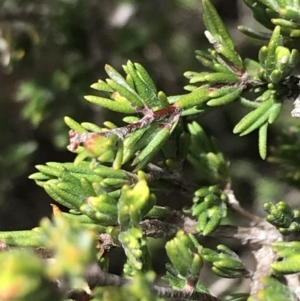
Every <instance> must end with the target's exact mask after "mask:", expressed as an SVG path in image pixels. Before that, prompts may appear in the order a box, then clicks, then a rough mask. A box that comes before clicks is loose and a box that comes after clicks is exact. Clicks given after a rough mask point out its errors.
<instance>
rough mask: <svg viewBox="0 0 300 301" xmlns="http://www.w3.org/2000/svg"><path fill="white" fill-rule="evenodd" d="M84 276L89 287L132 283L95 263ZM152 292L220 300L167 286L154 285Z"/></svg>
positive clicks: (194, 298) (172, 296)
mask: <svg viewBox="0 0 300 301" xmlns="http://www.w3.org/2000/svg"><path fill="white" fill-rule="evenodd" d="M85 278H86V280H87V283H88V284H89V285H90V287H96V286H114V287H121V286H124V285H128V284H131V283H132V280H130V279H125V278H123V277H120V276H117V275H113V274H109V273H106V272H103V271H102V270H101V269H100V268H99V266H98V265H97V264H96V263H95V264H92V265H91V266H90V267H89V268H88V269H87V272H86V275H85ZM152 291H153V293H154V294H155V295H156V296H158V297H161V298H168V299H181V300H198V301H220V300H219V299H218V298H216V297H214V296H211V295H209V294H205V293H201V292H196V291H187V290H175V289H172V288H168V287H162V286H158V285H154V286H153V288H152Z"/></svg>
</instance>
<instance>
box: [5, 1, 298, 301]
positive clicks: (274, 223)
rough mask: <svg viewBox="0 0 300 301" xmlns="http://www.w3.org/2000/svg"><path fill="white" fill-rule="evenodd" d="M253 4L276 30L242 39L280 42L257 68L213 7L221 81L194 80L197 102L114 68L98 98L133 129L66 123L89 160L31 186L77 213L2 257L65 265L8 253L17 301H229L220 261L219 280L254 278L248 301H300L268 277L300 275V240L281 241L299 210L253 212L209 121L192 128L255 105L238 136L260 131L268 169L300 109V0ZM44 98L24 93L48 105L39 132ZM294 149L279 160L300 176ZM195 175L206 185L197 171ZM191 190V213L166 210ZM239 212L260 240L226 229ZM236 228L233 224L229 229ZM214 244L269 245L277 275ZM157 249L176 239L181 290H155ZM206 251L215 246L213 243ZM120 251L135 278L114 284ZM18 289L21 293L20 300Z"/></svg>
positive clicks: (210, 77)
mask: <svg viewBox="0 0 300 301" xmlns="http://www.w3.org/2000/svg"><path fill="white" fill-rule="evenodd" d="M245 3H246V4H247V5H248V6H249V7H250V8H251V9H252V10H253V14H254V17H255V18H256V19H257V20H258V21H259V22H261V23H262V24H263V25H265V26H266V27H267V28H269V29H271V30H272V34H271V35H265V34H261V33H255V31H253V30H252V29H247V28H242V31H244V32H246V33H248V34H251V35H252V36H256V37H261V38H264V39H265V40H268V43H267V44H266V45H265V46H262V48H261V49H260V51H259V53H258V59H257V61H255V60H252V59H247V58H246V59H243V58H242V57H241V56H240V55H239V54H238V52H237V50H236V49H235V43H234V41H233V39H232V38H231V36H230V34H229V32H228V30H227V29H226V27H225V25H224V23H223V21H222V20H221V18H220V16H219V15H218V12H217V10H216V9H215V8H214V6H213V5H212V3H211V1H209V0H203V1H202V4H203V19H204V24H205V27H206V29H207V31H206V32H205V35H206V37H207V39H208V41H209V43H210V44H211V45H212V47H213V49H208V50H207V51H203V50H200V51H197V52H196V57H197V59H198V60H199V61H200V63H201V64H202V65H203V66H204V67H205V68H207V69H208V70H209V71H204V72H197V71H187V72H185V73H184V76H185V77H186V78H188V79H189V85H187V86H186V87H185V89H186V91H187V92H186V93H185V94H182V95H167V94H166V93H165V92H163V91H158V88H157V87H156V84H155V83H154V80H153V79H152V78H151V77H150V75H149V74H148V72H147V71H146V69H145V68H144V67H143V66H142V65H140V64H139V63H132V62H131V61H128V62H127V63H126V65H124V66H123V70H124V72H125V74H124V75H122V74H121V73H120V72H119V71H117V70H116V69H114V68H113V67H112V66H110V65H106V66H105V72H106V74H107V76H108V78H107V79H106V80H99V81H98V82H97V83H94V84H92V85H91V88H92V89H94V90H96V92H95V93H97V95H88V96H86V97H85V99H86V100H87V101H89V102H91V103H93V104H94V105H97V106H100V107H101V108H105V109H108V110H110V111H114V112H117V113H121V114H123V115H125V116H124V118H123V121H124V123H125V125H124V124H123V125H118V124H114V123H113V122H110V121H106V122H104V123H103V126H99V125H97V124H94V123H91V122H81V123H79V122H77V121H75V120H73V119H72V118H70V117H65V118H64V120H65V123H66V124H67V126H68V127H69V128H70V132H69V136H70V144H69V146H68V149H69V151H71V152H73V153H74V154H76V158H75V160H74V162H66V163H58V162H48V163H46V165H37V166H36V168H37V169H38V172H36V173H34V174H32V175H31V176H30V179H32V180H34V181H35V182H36V184H37V185H39V186H41V187H42V188H44V190H45V191H46V193H48V195H49V196H50V197H51V198H52V199H53V200H54V201H55V202H56V203H58V204H59V205H61V206H63V207H64V209H63V210H62V211H61V210H60V209H59V208H58V207H57V205H52V206H53V219H52V221H50V220H49V219H43V220H42V221H41V223H40V226H39V227H38V228H35V229H32V230H31V231H10V232H1V233H0V239H1V243H2V245H1V249H3V250H6V249H9V248H11V247H23V248H24V247H26V248H33V249H34V250H36V251H37V252H38V253H39V254H40V255H41V256H42V257H47V256H50V257H52V258H51V259H53V260H52V261H50V262H49V263H48V262H47V264H46V265H45V266H44V263H43V261H42V260H41V259H38V258H37V256H35V255H33V253H30V252H29V251H12V252H6V253H5V252H3V253H1V254H0V255H1V256H2V257H3V258H1V261H0V262H1V264H3V274H1V277H2V279H3V281H2V282H1V281H0V286H1V287H3V289H2V290H0V296H1V294H3V297H2V299H3V300H30V298H31V300H42V299H41V298H44V300H48V299H49V300H50V298H57V300H62V299H65V298H69V299H70V298H71V300H77V299H76V297H74V296H72V293H76V292H77V293H78V292H79V293H81V294H85V296H86V297H87V299H88V300H99V301H100V300H106V301H110V300H124V299H126V300H132V301H134V300H149V301H155V300H162V299H159V298H158V297H163V298H166V299H168V298H178V299H190V300H201V299H203V300H204V298H205V300H213V301H216V300H219V299H218V298H215V297H213V296H212V295H210V292H209V289H208V288H207V287H206V284H204V283H202V282H201V281H200V279H201V278H200V276H202V275H201V273H202V267H203V262H208V263H209V266H210V267H211V270H212V272H214V273H215V274H216V275H217V276H218V277H221V278H242V277H244V278H246V277H250V276H251V281H252V282H251V296H250V297H249V298H248V300H252V301H260V300H261V301H265V300H266V301H267V300H275V301H276V300H287V301H289V300H293V298H294V293H293V292H292V291H291V288H290V287H289V283H287V285H285V284H283V283H281V282H279V281H277V280H275V279H274V278H272V277H269V275H268V274H267V272H268V271H269V270H271V272H272V274H273V275H274V276H278V275H287V274H292V273H298V272H299V271H300V267H299V264H298V262H299V258H298V257H299V255H298V253H299V250H300V246H299V242H298V241H297V240H296V238H295V241H292V239H294V238H290V240H291V241H284V242H283V241H282V240H283V237H282V235H281V234H284V235H288V234H291V233H292V234H293V235H295V236H296V235H297V234H298V233H299V223H300V220H299V210H293V209H292V208H291V207H290V205H288V204H287V203H285V202H279V203H277V204H276V205H273V203H271V202H268V203H265V205H264V208H265V210H266V211H267V212H268V215H267V217H266V221H264V220H262V219H261V218H259V217H257V216H255V215H253V214H252V213H250V212H248V211H247V210H246V209H244V208H242V207H241V205H240V204H239V202H238V201H237V200H236V199H235V196H234V193H233V191H232V190H231V171H230V169H229V162H228V161H227V160H226V159H225V156H224V154H223V153H222V152H221V150H220V148H219V147H218V145H217V143H216V141H215V139H214V138H213V137H209V136H208V135H207V134H206V133H205V131H204V129H203V128H202V127H201V126H200V125H199V124H198V123H197V122H196V121H192V122H190V123H189V122H188V121H187V119H186V118H185V116H189V117H188V118H190V119H193V118H195V116H196V115H202V114H203V113H209V112H210V111H211V110H213V109H216V107H219V106H225V105H229V104H232V105H236V106H246V107H248V108H250V109H251V111H250V112H249V113H248V114H246V115H245V116H244V117H243V118H242V119H241V120H240V121H239V122H238V123H237V124H236V125H235V127H234V129H233V132H234V133H235V134H239V135H240V136H244V135H248V134H250V133H251V132H253V131H255V130H258V137H259V141H258V148H259V154H260V156H261V158H262V159H265V158H266V157H267V131H268V127H269V125H270V124H273V123H274V122H275V120H276V119H277V118H278V116H279V115H280V113H281V111H282V105H283V103H284V101H285V100H286V99H288V98H291V99H296V98H297V96H298V95H297V94H299V92H300V88H299V78H298V77H297V76H294V75H292V72H294V70H295V67H296V64H297V61H298V57H299V53H298V51H297V50H296V49H290V47H289V46H288V44H287V40H286V37H287V36H289V37H296V36H297V32H298V31H299V30H300V29H298V21H299V20H300V17H299V16H300V15H299V7H298V6H299V1H293V6H288V5H287V4H288V2H287V1H284V0H280V1H279V0H278V1H276V0H272V1H271V0H261V1H246V0H245ZM69 83H70V82H69V80H68V78H67V77H65V76H64V74H63V73H60V74H56V77H55V81H54V84H55V85H56V86H57V87H58V88H60V89H62V90H64V89H67V88H68V87H69ZM21 92H22V93H21ZM43 93H44V90H40V89H39V88H38V87H36V86H32V85H29V86H28V85H27V86H26V85H25V86H23V90H22V89H21V91H19V98H20V99H22V98H24V97H28V96H29V95H34V101H33V102H30V104H29V105H28V107H27V109H26V110H24V112H27V113H26V114H27V115H26V116H25V117H26V118H32V120H31V121H32V122H33V123H34V124H38V123H39V122H40V121H42V119H43V116H44V115H43V114H45V112H46V107H47V103H43V102H41V103H39V99H40V98H43V99H44V98H45V97H44V95H42V94H43ZM41 95H42V96H41ZM234 102H235V104H233V103H234ZM297 105H298V104H297V100H296V104H295V106H297ZM37 106H42V107H40V108H37ZM296 109H297V108H296ZM37 112H38V113H37ZM296 113H297V112H296ZM293 116H297V114H293ZM295 132H296V134H298V132H299V131H298V130H295ZM298 136H299V135H298ZM298 136H297V135H296V137H297V138H298ZM282 141H284V142H286V145H285V144H281V146H279V147H278V148H277V149H275V150H274V151H273V157H271V159H270V160H273V161H274V162H284V163H289V164H290V165H292V164H294V162H295V161H294V160H289V156H290V157H291V155H294V156H295V157H297V154H298V148H297V145H295V141H293V140H291V137H290V136H289V135H287V134H286V135H283V136H282ZM187 162H188V164H186V163H187ZM296 163H297V162H296ZM191 166H192V168H193V173H194V175H195V176H194V179H193V180H190V176H191V173H190V171H189V168H187V167H191ZM298 174H299V166H295V165H293V169H292V171H291V173H290V174H288V175H287V177H288V178H292V179H293V180H294V181H295V182H296V180H297V179H298V178H297V176H298ZM178 187H180V188H183V189H184V190H185V191H186V192H187V193H186V195H184V196H182V198H183V199H184V201H186V204H191V200H192V201H193V203H192V205H187V206H185V209H183V210H175V209H173V208H170V207H166V206H165V205H163V206H161V199H162V198H165V196H166V194H165V193H164V192H165V191H166V190H170V191H176V188H178ZM164 189H165V190H164ZM154 192H155V194H154ZM191 195H194V197H193V198H192V197H191ZM188 202H189V203H188ZM229 208H231V209H232V210H233V211H235V212H236V213H239V214H240V215H241V216H242V217H243V218H247V219H248V220H250V222H252V224H251V225H250V227H248V229H250V230H249V231H248V232H247V233H246V235H245V232H246V230H245V229H247V228H246V227H244V228H240V227H239V226H238V225H236V224H235V222H234V221H233V220H230V219H227V220H225V219H224V218H225V217H227V211H228V209H229ZM224 222H227V223H228V222H230V223H232V225H228V226H227V227H226V226H223V225H222V224H224ZM224 229H225V230H224ZM277 229H278V230H279V231H277ZM226 230H228V231H230V233H229V234H228V233H227V232H226ZM252 230H253V231H252ZM243 231H244V232H243ZM175 233H176V236H175V237H174V234H175ZM257 233H258V234H260V233H263V235H261V236H259V235H258V234H257ZM214 235H220V236H221V237H222V236H224V237H232V236H233V237H235V238H238V239H240V240H241V241H242V243H245V242H249V243H254V244H256V246H257V249H258V250H259V251H264V249H265V247H269V248H270V250H269V252H270V253H272V252H274V253H273V254H271V255H272V256H271V255H270V254H269V253H268V257H270V258H267V263H265V264H266V265H267V267H263V269H262V270H260V269H261V266H260V262H258V265H257V267H256V269H257V270H255V271H253V272H251V271H249V270H248V268H247V267H246V264H244V263H243V262H242V260H241V259H240V257H239V256H238V254H237V253H235V252H234V251H233V250H231V249H230V248H229V247H227V246H226V245H223V244H219V245H217V247H216V249H217V251H215V250H213V249H211V248H208V247H204V246H202V245H200V244H199V242H198V239H199V237H200V236H202V237H203V236H214ZM226 235H227V236H226ZM255 235H257V237H256V236H255ZM253 236H254V237H253ZM148 237H154V238H159V237H165V238H166V239H167V242H166V243H165V249H166V253H167V256H168V259H169V261H170V263H167V264H166V273H165V275H164V276H163V277H161V279H162V280H164V281H165V282H166V283H167V284H169V285H170V288H165V287H162V286H157V285H155V284H154V281H155V277H156V276H155V274H154V272H153V264H152V263H153V258H152V256H151V255H150V254H151V252H150V251H149V250H150V249H151V243H150V242H149V240H148ZM288 238H289V237H288ZM206 242H207V241H206V240H203V245H205V243H206ZM271 247H272V250H273V251H272V250H271ZM112 248H121V249H122V251H123V253H124V254H125V256H126V262H125V264H124V265H123V273H124V276H125V277H126V278H125V277H123V276H122V277H120V276H117V275H111V274H109V273H107V270H108V267H109V264H110V262H111V261H113V260H114V257H113V256H114V255H113V253H111V252H110V251H111V249H112ZM41 250H42V251H41ZM45 254H46V255H45ZM47 254H49V255H47ZM275 258H276V260H275ZM277 258H278V259H279V260H277ZM43 260H46V259H45V258H44V259H43ZM264 260H265V258H264ZM28 262H32V264H31V265H29V264H28ZM25 275H26V276H27V275H28V276H30V277H28V279H27V278H26V277H25ZM261 276H263V278H259V277H261ZM258 281H260V283H258ZM11 283H13V284H14V287H17V288H18V290H12V286H11V285H12V284H11ZM125 284H126V285H125ZM104 286H112V287H113V288H112V287H108V288H104ZM116 287H119V288H118V289H116ZM226 294H227V297H226V298H227V300H245V298H247V297H248V295H247V294H242V295H240V294H233V295H230V294H229V291H226ZM2 299H1V300H2Z"/></svg>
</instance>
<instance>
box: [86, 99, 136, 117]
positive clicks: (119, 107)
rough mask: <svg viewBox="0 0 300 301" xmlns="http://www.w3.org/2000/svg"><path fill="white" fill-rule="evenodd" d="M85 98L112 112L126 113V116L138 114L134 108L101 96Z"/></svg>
mask: <svg viewBox="0 0 300 301" xmlns="http://www.w3.org/2000/svg"><path fill="white" fill-rule="evenodd" d="M84 98H85V99H86V100H87V101H89V102H92V103H94V104H96V105H99V106H101V107H103V108H106V109H109V110H111V111H115V112H119V113H124V114H132V113H136V109H135V108H133V107H132V106H128V105H127V104H123V103H120V102H116V101H113V100H111V99H108V98H103V97H100V96H93V95H86V96H84Z"/></svg>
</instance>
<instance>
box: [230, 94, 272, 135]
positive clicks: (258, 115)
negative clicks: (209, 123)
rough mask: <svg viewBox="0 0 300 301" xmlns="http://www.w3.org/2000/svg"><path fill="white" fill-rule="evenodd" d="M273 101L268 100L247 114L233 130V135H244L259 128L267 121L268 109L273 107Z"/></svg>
mask: <svg viewBox="0 0 300 301" xmlns="http://www.w3.org/2000/svg"><path fill="white" fill-rule="evenodd" d="M273 104H274V100H273V99H272V98H270V99H268V100H267V101H265V102H264V103H262V104H261V105H260V106H259V107H258V108H257V109H255V110H254V111H252V112H250V113H249V114H247V115H246V116H245V117H244V118H243V119H242V120H241V121H240V122H239V123H238V124H237V125H236V126H235V127H234V129H233V132H234V133H235V134H237V133H241V134H242V135H246V134H248V133H250V132H251V131H253V130H255V129H257V128H258V127H260V126H261V125H262V124H263V123H264V122H265V121H267V120H268V118H269V115H270V108H271V107H272V106H273Z"/></svg>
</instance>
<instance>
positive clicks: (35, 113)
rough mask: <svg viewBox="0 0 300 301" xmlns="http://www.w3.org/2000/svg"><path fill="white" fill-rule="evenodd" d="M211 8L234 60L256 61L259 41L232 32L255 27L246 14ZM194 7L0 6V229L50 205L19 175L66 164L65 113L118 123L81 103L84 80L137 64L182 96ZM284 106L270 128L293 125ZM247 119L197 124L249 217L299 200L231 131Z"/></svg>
mask: <svg viewBox="0 0 300 301" xmlns="http://www.w3.org/2000/svg"><path fill="white" fill-rule="evenodd" d="M212 2H213V3H214V4H215V6H216V8H217V9H218V11H219V13H220V15H221V16H222V18H223V20H224V21H225V23H226V24H227V26H228V28H229V31H230V33H231V34H232V35H233V37H234V40H235V42H236V46H237V49H238V51H239V52H240V53H241V55H242V56H243V57H251V58H256V55H257V51H258V49H259V48H260V47H261V45H262V43H261V42H259V41H255V40H252V39H250V38H247V37H245V36H243V34H241V33H240V32H239V31H238V30H237V29H236V27H237V25H240V24H243V25H248V26H254V27H255V28H259V25H258V24H257V23H256V22H255V21H254V20H253V19H252V14H251V11H250V10H249V9H248V8H247V7H246V6H245V5H244V3H243V1H242V0H226V1H224V0H223V1H222V0H219V1H218V0H214V1H212ZM224 4H225V5H224ZM201 10H202V9H201V1H200V0H164V1H161V0H151V1H150V0H144V1H138V0H131V1H130V0H127V1H126V0H52V1H46V0H40V1H34V0H6V1H5V0H1V1H0V52H1V56H0V64H1V69H0V91H1V93H0V230H15V229H30V228H32V227H34V226H36V225H37V223H38V221H39V220H40V219H41V217H43V216H47V215H50V213H51V207H50V205H49V204H50V203H51V199H50V198H49V197H48V196H47V195H46V193H45V192H44V190H43V189H41V188H40V187H38V186H36V185H35V183H34V182H33V181H31V180H28V176H29V175H30V174H31V173H33V172H35V168H34V166H35V165H36V164H44V163H46V162H49V161H58V162H65V161H72V160H73V158H74V155H73V154H72V153H69V152H68V151H67V150H66V145H67V144H68V128H67V126H66V125H65V124H64V122H63V117H64V116H70V117H72V118H74V119H75V120H77V121H80V122H82V121H91V122H95V123H98V124H101V123H102V122H103V121H105V120H112V121H114V122H116V123H117V124H118V123H119V124H120V116H118V115H108V114H109V113H108V111H106V110H102V109H101V108H99V107H96V106H93V105H91V104H89V103H87V102H86V101H84V99H83V96H84V95H85V94H90V93H92V91H91V90H90V88H89V86H90V85H91V84H92V83H94V82H96V81H97V80H98V79H99V78H105V73H104V70H103V67H104V65H105V64H106V63H108V64H110V65H113V66H114V67H115V68H116V69H118V70H121V66H122V64H124V63H125V62H126V61H127V60H128V59H130V60H132V61H135V62H139V63H141V64H142V65H144V67H145V68H146V69H147V70H148V72H149V73H150V75H151V76H152V77H153V79H154V81H155V83H156V84H157V86H158V89H159V90H163V91H165V92H166V94H167V95H176V94H182V93H184V90H183V86H184V85H186V84H187V80H186V79H185V78H184V77H183V75H182V74H183V73H184V72H185V71H188V70H190V71H201V70H202V69H201V65H200V64H199V63H198V62H197V60H196V59H195V55H194V51H195V50H196V49H203V48H206V47H208V46H209V45H208V43H207V41H206V39H205V37H204V34H203V32H204V25H203V21H202V11H201ZM291 109H292V104H291V103H290V104H287V105H286V107H285V110H284V113H283V114H282V116H281V117H280V119H279V121H278V122H276V124H275V125H274V126H272V127H271V131H273V132H276V131H278V130H280V129H281V128H282V127H283V126H285V127H286V126H287V125H292V124H293V123H295V122H297V121H295V120H292V119H291V118H289V116H290V111H291ZM246 112H247V109H245V108H242V107H241V106H239V105H236V104H232V105H229V106H227V107H226V108H222V109H220V108H218V109H217V110H216V111H215V112H212V113H210V114H207V115H205V116H203V117H200V118H198V120H199V122H200V124H201V125H202V126H203V127H204V128H205V130H206V131H207V132H208V133H210V134H211V135H214V136H216V137H217V139H218V140H219V143H220V146H221V149H222V150H223V151H224V154H225V156H226V157H227V158H228V159H229V160H230V161H231V170H232V178H233V188H234V189H235V191H236V194H237V197H238V199H239V200H240V202H241V203H243V204H244V205H245V206H246V207H247V208H251V207H253V208H254V209H255V210H261V209H259V208H261V207H262V201H267V200H271V201H278V200H279V199H280V198H283V197H284V198H290V199H293V200H298V194H297V192H296V191H294V190H292V189H289V188H288V187H287V186H286V185H285V184H283V183H282V182H279V181H278V180H277V179H276V177H275V176H274V175H275V174H276V170H277V168H278V167H277V166H273V165H271V164H270V163H267V162H263V161H262V160H261V159H260V158H259V155H258V151H257V133H253V134H251V135H249V136H247V137H245V138H239V137H237V136H235V135H233V134H232V129H233V127H234V125H235V124H236V123H237V121H238V120H240V118H241V117H242V116H243V115H244V114H245V113H246ZM274 143H275V144H276V141H275V140H274V138H273V135H272V133H271V135H270V141H269V144H274ZM259 214H263V213H262V212H259Z"/></svg>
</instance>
